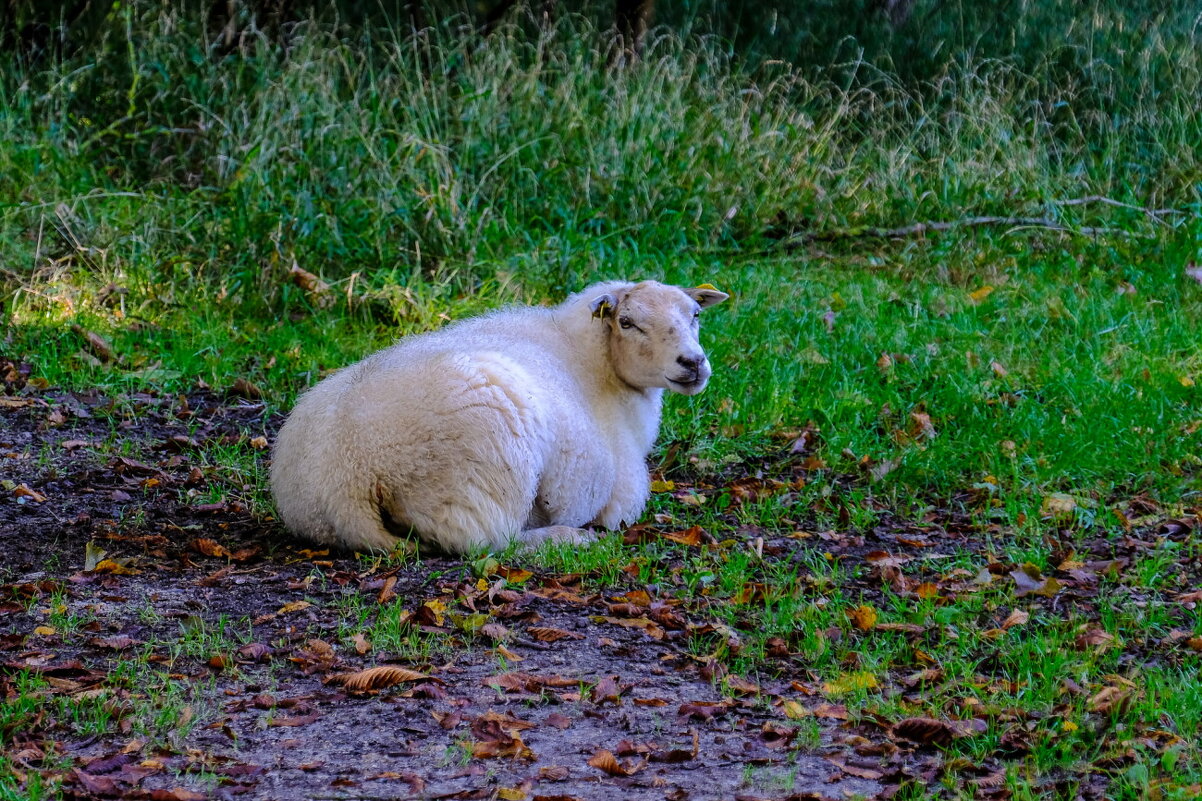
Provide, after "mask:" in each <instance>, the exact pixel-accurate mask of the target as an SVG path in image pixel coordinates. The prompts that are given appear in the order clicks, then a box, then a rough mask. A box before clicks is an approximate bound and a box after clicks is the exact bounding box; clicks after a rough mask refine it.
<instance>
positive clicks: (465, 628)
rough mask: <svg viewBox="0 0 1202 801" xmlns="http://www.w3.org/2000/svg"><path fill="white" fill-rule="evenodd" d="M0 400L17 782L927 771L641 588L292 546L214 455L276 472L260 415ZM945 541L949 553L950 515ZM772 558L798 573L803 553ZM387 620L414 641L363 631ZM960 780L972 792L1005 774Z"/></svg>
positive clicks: (791, 658) (3, 570)
mask: <svg viewBox="0 0 1202 801" xmlns="http://www.w3.org/2000/svg"><path fill="white" fill-rule="evenodd" d="M9 375H10V378H13V375H14V373H13V370H12V366H11V365H10V370H9ZM8 391H9V394H7V395H5V396H0V400H3V402H4V405H2V406H0V480H3V481H4V482H5V483H4V484H3V487H4V489H3V491H2V492H0V619H2V623H0V694H2V695H4V696H6V697H7V698H8V699H10V701H11V700H12V699H14V698H17V697H18V696H19V695H20V694H21V692H23V691H22V689H21V688H22V686H23V685H22V682H27V681H28V677H29V676H34V677H40V678H41V679H42V680H43V683H41V684H40V685H39V687H38V689H36V690H35V691H33V695H34V696H36V697H37V698H39V699H40V707H39V708H38V709H36V710H33V711H28V712H26V713H25V714H22V713H20V712H16V713H14V714H12V715H10V716H9V718H8V719H7V721H0V723H2V724H3V725H4V726H5V727H6V728H5V729H4V730H0V744H3V746H4V749H5V755H6V756H7V757H8V758H9V759H10V760H11V762H12V764H13V765H16V766H18V768H17V772H16V775H15V776H13V777H10V780H12V781H15V783H16V785H17V786H25V787H29V786H30V785H31V783H36V782H37V781H38V780H39V778H40V779H41V780H42V781H43V782H47V781H49V782H54V781H61V782H62V786H63V792H64V793H65V795H66V797H69V798H151V799H168V800H170V799H177V800H178V799H199V798H233V797H239V798H247V799H277V798H287V799H294V798H323V799H324V798H329V799H377V798H379V799H409V798H412V799H442V798H465V799H466V798H503V799H524V798H528V799H544V800H545V801H550V800H551V799H573V798H576V799H596V800H597V801H602V800H603V799H634V800H636V801H637V800H639V799H668V800H669V801H672V800H683V799H696V800H697V801H700V800H701V799H810V798H812V799H845V798H850V797H861V798H885V797H891V796H892V795H893V794H895V793H896V791H897V790H898V787H899V785H902V784H905V783H918V784H920V785H926V784H930V783H934V782H936V781H938V780H939V778H940V777H941V776H942V775H943V774H942V771H943V769H944V764H943V758H942V756H941V754H940V752H939V751H938V749H936V748H934V747H932V746H931V745H930V744H929V743H928V744H926V745H925V746H924V745H921V744H918V745H916V744H914V743H906V742H905V741H904V738H899V737H897V736H896V735H897V730H896V729H894V730H892V731H891V730H890V723H891V722H889V721H875V720H873V719H872V717H871V716H861V715H859V714H857V710H855V709H851V710H849V709H848V708H847V707H845V706H843V705H841V704H838V703H832V702H830V700H829V699H827V698H825V697H823V696H822V694H821V693H819V692H817V691H816V689H815V688H816V687H818V686H820V682H818V679H817V677H816V676H814V675H812V674H811V673H810V672H809V671H807V669H806V666H805V665H804V664H803V662H802V660H800V659H799V658H798V657H797V656H796V654H793V653H791V652H790V649H789V647H788V644H787V643H783V642H782V643H779V644H777V645H776V646H774V648H773V649H771V650H774V651H775V652H773V653H770V654H769V655H768V661H767V664H768V666H769V669H768V670H766V671H765V672H764V674H762V675H759V676H750V677H742V678H740V677H732V676H725V675H724V669H723V667H722V666H721V665H720V664H718V663H716V662H714V661H713V660H708V659H706V658H704V657H702V656H700V655H699V653H698V649H697V648H696V647H695V641H696V637H697V636H698V635H705V636H707V637H709V638H711V640H712V638H713V637H715V636H719V637H720V636H726V633H725V632H722V631H721V630H716V629H714V628H713V627H712V626H708V622H707V621H706V620H705V618H704V615H703V614H702V613H703V612H704V610H699V609H697V608H686V607H679V606H677V605H675V603H674V602H673V601H672V599H670V598H662V599H661V598H657V597H656V588H654V587H650V588H649V587H640V586H638V585H637V583H635V582H634V581H633V580H631V581H627V582H625V583H624V584H623V585H622V586H615V587H612V588H607V589H604V590H602V591H598V588H597V587H596V586H594V585H591V584H590V583H588V582H587V580H583V581H582V578H581V577H580V576H571V575H569V576H562V575H555V574H553V573H550V572H548V571H538V570H535V571H533V574H532V575H529V576H527V575H525V573H523V572H522V570H521V568H520V567H515V566H507V565H501V564H492V565H485V566H484V567H483V568H482V567H481V566H480V565H473V564H471V563H469V562H465V561H464V560H462V559H456V558H449V557H446V556H445V555H439V554H437V553H429V552H425V551H423V552H422V554H421V559H420V560H408V561H405V560H401V561H400V562H397V561H395V560H394V561H387V560H379V559H366V558H355V557H353V556H352V555H348V554H340V553H329V552H326V551H315V550H313V549H311V548H309V547H308V546H307V545H306V544H305V543H301V542H296V541H293V540H291V539H290V538H289V537H288V536H287V535H286V534H285V533H284V532H283V531H282V530H281V528H280V527H279V525H278V524H277V523H275V522H274V521H272V520H271V519H270V518H269V517H261V516H256V515H255V514H254V513H253V511H252V508H251V507H252V506H253V504H252V503H251V502H250V500H249V498H250V497H251V496H252V495H253V494H254V492H256V490H257V488H256V487H254V486H252V485H251V484H246V483H245V482H246V481H247V474H246V473H245V472H243V473H239V472H237V471H236V470H233V469H227V467H225V466H223V465H222V464H211V463H208V462H206V461H205V460H206V459H208V458H211V456H205V455H204V454H210V455H211V454H212V453H214V452H215V451H214V449H215V448H218V449H219V448H228V449H231V450H239V449H240V452H242V453H257V454H258V458H259V459H266V458H267V451H266V450H265V446H266V443H267V442H268V441H270V439H271V437H272V435H273V433H274V431H275V429H276V428H277V427H278V425H279V422H280V420H279V419H277V418H275V417H272V416H268V415H266V413H265V407H264V405H263V404H262V403H261V402H259V401H256V400H253V399H247V398H241V397H236V396H230V395H218V394H215V393H212V392H208V391H205V392H198V393H195V394H192V395H190V396H188V397H186V398H185V397H164V396H156V395H136V394H135V395H129V396H122V397H119V398H114V397H105V396H101V395H99V394H92V395H89V394H78V393H64V392H55V391H53V390H45V391H38V390H37V389H36V388H34V387H26V386H23V384H22V383H21V381H20V377H19V376H17V378H16V379H15V380H12V381H10V382H9V389H8ZM646 533H647V532H645V531H644V532H635V536H645V535H646ZM751 534H753V535H754V534H755V532H751ZM940 535H941V536H943V537H946V538H950V539H952V540H957V539H962V538H961V536H960V535H958V534H957V532H956V531H955V526H954V524H951V523H949V524H948V525H945V526H943V527H942V528H940ZM925 536H926V533H925V532H924V531H922V530H918V529H916V528H914V527H905V526H900V525H899V526H898V527H897V528H895V529H890V528H888V527H884V528H878V529H876V530H874V531H872V532H863V533H862V534H860V535H857V536H851V537H848V538H845V539H843V540H841V541H840V542H835V543H832V542H824V543H822V548H823V549H824V550H825V549H838V548H840V547H842V548H845V549H847V551H848V553H852V552H854V553H856V554H860V555H862V554H863V553H865V552H867V551H869V550H871V549H873V548H881V547H886V548H890V549H895V550H896V549H902V550H904V549H905V548H906V547H907V545H906V543H907V542H909V543H911V544H912V545H914V547H916V548H920V547H925V546H926V545H928V544H929V543H928V542H918V540H920V539H922V538H923V537H925ZM764 547H765V548H766V549H767V550H769V551H771V552H773V553H775V554H777V555H778V556H779V557H780V558H798V553H799V551H800V549H804V548H807V547H808V548H811V549H812V548H813V547H814V546H813V545H807V544H805V543H798V542H795V541H791V540H772V539H771V538H769V539H768V541H767V542H766V543H765V545H764ZM100 551H103V552H104V553H100ZM505 576H508V578H509V581H508V583H506V582H505V581H503V580H501V578H503V577H505ZM355 610H359V611H355ZM386 611H387V612H388V614H391V615H392V618H393V619H395V620H397V621H398V625H400V626H401V627H402V630H403V631H405V632H408V635H405V636H408V637H409V642H410V643H411V645H412V646H413V647H404V648H402V647H400V646H395V645H394V646H391V647H390V645H389V644H381V645H377V644H376V643H372V642H371V641H370V639H369V637H367V636H364V635H363V632H365V631H368V628H367V625H368V623H370V622H372V621H376V622H378V621H379V619H380V618H381V617H382V616H384V615H385V612H386ZM56 621H57V622H58V625H57V626H56V625H54V623H55V622H56ZM223 627H225V634H224V635H223V634H222V632H223ZM356 635H359V636H356ZM732 636H734V635H733V633H732ZM402 639H404V637H402ZM131 664H132V665H138V666H140V667H137V668H131V667H130V665H131ZM373 668H374V669H375V670H371V672H364V671H368V670H369V669H373ZM27 694H28V693H27ZM88 698H92V699H97V698H98V699H101V700H103V704H102V705H101V707H102V709H103V710H104V714H105V715H107V717H106V718H105V720H104V721H103V722H102V723H99V724H94V725H87V724H86V722H85V723H81V722H80V721H78V720H73V719H72V717H71V714H70V713H69V712H68V711H66V710H67V709H68V707H69V706H70V703H68V702H72V703H73V702H78V701H80V700H86V699H88ZM789 703H791V704H793V706H791V707H790V706H788V705H787V704H789ZM799 734H800V735H801V736H799ZM963 768H964V766H960V769H961V770H962V771H963ZM976 770H977V773H976V779H975V781H977V782H978V783H979V787H978V792H979V795H981V796H989V795H990V792H991V790H990V788H991V787H997V786H999V785H1000V784H1001V782H1000V775H1001V774H1000V773H999V772H998V763H996V762H990V763H983V764H982V765H980V766H978V767H977V768H976ZM961 775H964V774H963V773H962V774H961ZM972 775H973V774H971V772H970V773H969V777H968V778H966V779H965V781H968V780H970V779H972ZM1093 789H1094V790H1096V791H1097V792H1100V791H1101V786H1099V787H1095V788H1093ZM1082 795H1083V797H1089V796H1090V795H1091V792H1090V787H1089V786H1088V785H1087V786H1086V787H1085V788H1084V789H1083V791H1082Z"/></svg>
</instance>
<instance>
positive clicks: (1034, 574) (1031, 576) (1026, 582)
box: [1010, 562, 1061, 598]
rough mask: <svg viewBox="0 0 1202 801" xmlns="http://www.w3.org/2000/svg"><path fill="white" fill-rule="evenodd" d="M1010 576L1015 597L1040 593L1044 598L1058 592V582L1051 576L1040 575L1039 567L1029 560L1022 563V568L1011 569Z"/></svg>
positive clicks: (1059, 586) (1059, 585)
mask: <svg viewBox="0 0 1202 801" xmlns="http://www.w3.org/2000/svg"><path fill="white" fill-rule="evenodd" d="M1010 577H1011V578H1013V579H1014V584H1015V587H1016V589H1015V592H1014V596H1015V597H1016V598H1022V597H1024V596H1027V595H1042V596H1044V597H1045V598H1051V597H1052V596H1054V595H1055V594H1056V593H1058V592H1060V588H1061V584H1060V582H1058V581H1057V580H1056V579H1054V578H1051V577H1048V578H1044V577H1043V576H1041V575H1040V573H1039V568H1038V567H1036V566H1035V565H1033V564H1031V563H1030V562H1028V563H1026V564H1024V565H1023V568H1022V570H1011V571H1010Z"/></svg>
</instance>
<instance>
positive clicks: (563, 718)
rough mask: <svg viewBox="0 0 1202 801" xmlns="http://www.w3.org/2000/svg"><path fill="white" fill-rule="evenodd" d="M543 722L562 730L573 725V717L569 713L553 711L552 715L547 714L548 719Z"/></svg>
mask: <svg viewBox="0 0 1202 801" xmlns="http://www.w3.org/2000/svg"><path fill="white" fill-rule="evenodd" d="M543 723H546V724H547V725H548V726H554V727H555V728H557V729H559V730H560V731H562V730H564V729H566V728H568V727H569V726H571V725H572V719H571V718H570V717H568V716H567V715H561V714H559V713H558V712H552V713H551V714H550V715H547V719H546V720H544V721H543Z"/></svg>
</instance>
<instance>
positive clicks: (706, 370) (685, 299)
mask: <svg viewBox="0 0 1202 801" xmlns="http://www.w3.org/2000/svg"><path fill="white" fill-rule="evenodd" d="M728 297H730V296H729V295H727V294H726V293H725V292H719V291H718V290H716V289H714V288H713V287H711V286H709V285H708V284H704V285H702V286H699V287H695V288H686V287H678V286H668V285H667V284H661V283H659V282H657V281H643V282H642V283H639V284H634V285H629V286H624V287H620V288H615V289H614V290H613V291H611V292H605V293H603V294H600V295H598V296H596V297H595V298H593V299H592V300H591V301H590V303H589V307H590V309H591V310H592V312H593V316H594V317H598V318H600V319H601V321H602V322H603V323H604V324H605V325H606V326H608V336H609V353H610V360H611V361H612V363H613V368H614V372H615V373H616V374H617V375H618V378H620V379H622V381H624V382H626V383H627V384H629V385H630V386H632V387H635V388H637V389H651V388H659V389H669V390H672V391H673V392H679V393H680V394H682V395H696V394H697V393H698V392H700V391H701V390H703V389H705V384H706V382H707V381H709V377H710V373H711V372H712V371H711V370H710V365H709V360H708V359H706V357H705V351H703V350H702V349H701V343H700V341H699V340H698V333H699V323H700V315H701V310H702V309H704V308H707V307H709V306H713V305H715V304H717V303H721V302H722V301H724V300H726V299H727V298H728Z"/></svg>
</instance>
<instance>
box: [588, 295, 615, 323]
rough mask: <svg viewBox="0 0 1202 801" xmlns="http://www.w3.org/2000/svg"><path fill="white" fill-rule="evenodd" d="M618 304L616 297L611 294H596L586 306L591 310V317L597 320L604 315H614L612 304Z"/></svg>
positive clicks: (601, 318)
mask: <svg viewBox="0 0 1202 801" xmlns="http://www.w3.org/2000/svg"><path fill="white" fill-rule="evenodd" d="M617 304H618V299H617V298H615V297H614V296H613V295H609V294H606V295H598V296H597V297H595V298H593V300H592V302H590V303H589V305H588V307H589V308H590V309H592V311H593V317H594V318H596V319H598V320H604V319H605V318H606V317H613V316H614V306H616V305H617Z"/></svg>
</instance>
